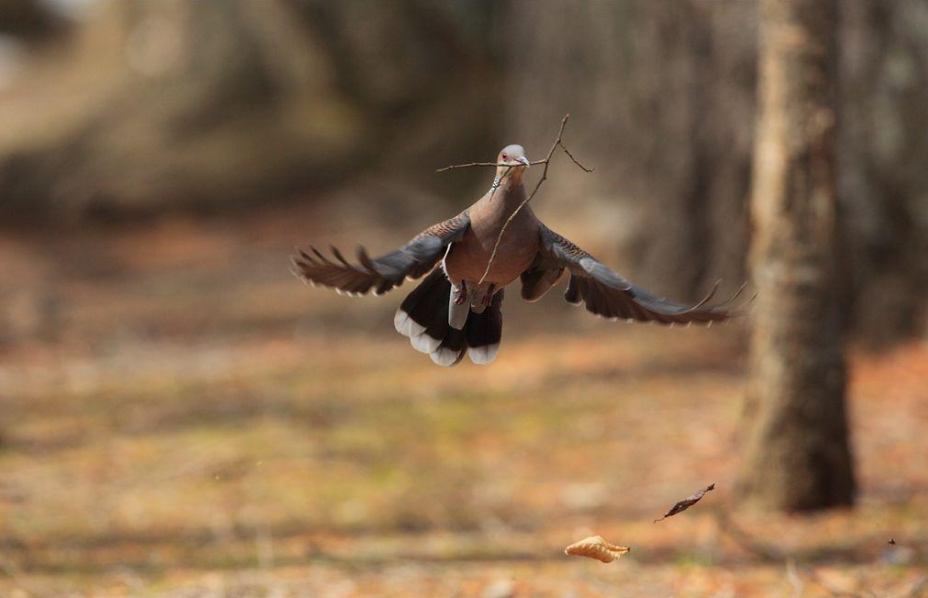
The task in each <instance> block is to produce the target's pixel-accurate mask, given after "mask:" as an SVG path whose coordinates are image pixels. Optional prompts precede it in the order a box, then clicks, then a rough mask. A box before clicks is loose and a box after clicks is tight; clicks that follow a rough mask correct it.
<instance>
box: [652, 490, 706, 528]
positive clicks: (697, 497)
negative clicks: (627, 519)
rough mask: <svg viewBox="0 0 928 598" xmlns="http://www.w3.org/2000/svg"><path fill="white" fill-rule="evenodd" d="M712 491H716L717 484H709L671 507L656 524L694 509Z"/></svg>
mask: <svg viewBox="0 0 928 598" xmlns="http://www.w3.org/2000/svg"><path fill="white" fill-rule="evenodd" d="M712 490H715V484H709V485H708V486H706V487H705V488H703V489H702V490H700V491H699V492H697V493H696V494H691V495H689V496H687V497H686V498H684V499H683V500H681V501H680V502H678V503H676V504H675V505H674V506H672V507H670V510H669V511H667V512H666V513H664V516H663V517H661V518H660V519H655V520H654V523H657V522H658V521H663V520H664V519H667V518H668V517H673V516H674V515H676V514H677V513H682V512H683V511H685V510H687V509H688V508H690V507H692V506H693V505H695V504H696V503H698V502H699V501H701V500H702V497H703V496H705V495H706V492H710V491H712Z"/></svg>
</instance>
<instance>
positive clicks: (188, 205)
mask: <svg viewBox="0 0 928 598" xmlns="http://www.w3.org/2000/svg"><path fill="white" fill-rule="evenodd" d="M43 6H47V5H45V4H40V3H37V2H29V1H27V0H2V1H0V10H2V11H7V13H9V11H14V12H15V11H16V10H17V7H18V10H20V11H23V10H25V11H27V12H28V14H33V13H35V14H43V13H41V9H42V7H43ZM24 7H27V8H24ZM542 7H543V8H542ZM841 7H842V12H843V14H842V21H841V25H840V26H841V32H840V34H841V35H840V37H841V42H842V54H841V70H842V89H841V97H840V98H839V102H840V108H841V113H842V115H843V119H842V130H841V133H840V135H841V140H840V152H841V175H840V177H841V178H840V186H841V190H842V202H843V205H844V212H845V216H846V219H847V225H848V226H847V231H848V235H847V240H846V243H847V249H846V253H845V254H846V256H847V264H848V266H849V269H850V271H851V272H850V279H849V282H848V289H847V298H848V301H849V302H850V303H853V304H854V305H855V309H854V320H855V322H856V324H857V326H858V330H860V331H862V332H863V333H864V334H865V337H866V338H867V339H869V340H871V341H887V340H892V339H895V338H898V337H900V336H905V335H910V334H920V333H922V332H923V331H924V329H925V321H924V314H925V299H924V297H925V296H926V295H928V293H926V291H928V289H926V285H928V282H926V281H928V258H925V256H926V255H928V169H925V168H924V167H923V165H924V164H925V162H926V160H928V136H926V135H925V134H924V130H925V128H926V127H928V5H926V4H925V3H924V2H922V1H920V0H859V1H855V2H843V3H842V5H841ZM41 18H42V19H45V18H46V17H41ZM48 18H51V17H48ZM27 20H28V19H27ZM8 22H10V23H12V21H8ZM756 29H757V15H756V11H755V5H754V3H751V2H742V1H739V0H673V1H669V2H651V1H648V0H622V1H617V2H556V3H554V2H552V3H545V4H543V5H538V4H537V3H533V2H529V1H527V0H507V1H504V2H492V1H490V0H481V1H479V2H466V1H464V0H441V1H437V2H427V1H424V0H406V1H399V0H397V1H392V2H376V1H366V0H347V1H344V2H328V1H325V0H266V1H263V2H260V3H256V2H249V1H247V0H228V1H225V0H224V1H219V0H205V1H199V2H122V1H121V0H99V1H98V2H95V3H94V2H91V3H87V5H86V8H85V9H84V10H83V12H82V13H81V15H80V19H79V20H77V21H75V22H72V23H71V25H70V26H69V27H60V28H58V29H56V31H58V33H57V34H56V35H54V36H53V37H52V39H50V40H47V41H46V42H45V43H43V44H41V45H40V46H37V47H33V46H30V47H33V48H34V49H32V50H29V51H28V52H26V53H25V57H22V58H19V59H17V60H18V61H19V63H20V64H19V69H18V72H19V74H18V76H15V77H7V78H6V79H5V80H4V79H2V78H0V130H3V131H4V134H3V135H2V136H0V197H2V200H0V218H2V221H3V223H4V224H5V225H6V226H11V225H12V226H15V225H16V223H22V222H25V221H33V222H49V221H58V222H60V221H75V220H76V221H82V220H84V219H85V218H87V217H100V216H120V217H126V216H132V217H139V216H145V215H152V214H158V213H163V212H165V211H170V210H178V209H181V210H208V211H211V212H225V211H229V210H241V209H243V208H246V207H251V206H258V205H265V204H267V203H270V202H282V201H310V202H311V201H316V200H318V198H319V197H320V196H321V195H324V194H326V193H329V192H330V191H331V190H333V189H347V190H348V191H349V192H352V193H354V192H360V191H357V185H358V182H359V181H362V180H367V181H370V180H375V181H379V182H381V184H389V185H392V186H393V187H394V191H397V190H402V189H405V190H407V192H406V195H408V196H410V197H413V196H417V195H419V196H421V195H422V194H423V193H425V194H427V195H429V196H435V195H438V196H443V197H447V198H448V201H449V202H452V201H453V202H454V203H455V204H456V205H464V204H466V203H467V202H468V201H469V200H470V199H472V198H473V197H476V196H477V195H479V190H480V189H482V188H483V187H484V186H485V185H486V181H485V178H486V177H485V176H483V175H485V173H481V172H468V173H456V174H453V175H442V176H436V175H434V173H433V170H434V169H435V168H437V167H440V166H443V165H446V164H449V163H455V162H462V161H470V160H475V159H485V158H486V157H487V156H492V155H493V154H495V152H496V151H497V149H498V147H499V146H501V145H503V144H504V143H510V142H513V141H516V142H519V143H522V144H523V145H525V146H526V147H527V148H528V151H529V154H530V156H534V155H539V154H540V153H541V152H543V151H544V149H545V148H546V147H547V145H548V144H549V143H550V140H551V139H552V138H553V136H554V133H555V132H556V128H557V124H558V122H559V120H560V118H561V116H563V114H564V113H567V112H570V113H572V114H573V117H574V118H573V120H572V122H571V130H570V131H569V132H568V141H569V142H570V143H571V147H573V148H575V151H576V152H577V153H578V154H580V155H581V156H582V157H584V158H585V159H586V161H588V162H590V163H592V164H593V165H594V166H596V167H597V170H596V172H595V173H594V174H592V175H583V174H582V173H577V172H571V171H570V169H563V170H560V169H556V170H555V171H553V173H552V180H551V184H550V186H549V187H546V189H545V193H544V194H543V197H541V198H539V201H538V202H537V203H538V205H539V206H544V210H545V211H546V213H548V214H551V215H553V217H558V218H559V219H560V221H562V222H565V224H564V226H562V228H564V227H566V228H567V229H570V228H571V227H580V226H582V227H583V228H584V234H582V235H581V236H582V237H583V238H588V239H589V238H593V239H596V240H597V243H598V245H599V248H600V253H603V252H606V255H604V256H603V257H604V258H614V257H616V256H615V255H609V253H612V254H616V255H620V256H621V257H622V258H623V260H624V264H622V265H623V266H624V267H625V268H626V269H627V270H628V271H629V273H630V274H631V275H633V276H634V277H635V278H636V280H638V281H640V282H641V283H642V284H645V285H647V286H651V287H653V288H655V289H657V290H658V291H659V292H660V293H662V294H666V295H668V296H673V297H674V298H676V299H679V300H695V299H698V298H699V297H700V296H701V295H702V294H703V293H704V292H705V289H706V288H709V287H711V285H712V284H713V283H714V282H715V280H716V279H718V278H723V279H724V280H725V281H726V282H727V284H729V285H730V286H732V287H736V286H737V285H738V284H739V283H740V281H741V280H743V279H744V278H745V274H744V263H743V257H744V255H745V248H746V243H747V237H748V235H749V233H750V226H749V222H748V218H747V211H746V205H747V197H748V191H749V188H750V181H751V172H750V169H751V167H750V164H751V152H752V144H753V130H754V106H755V85H756V73H755V71H756V65H755V63H756V53H757V31H756ZM20 30H21V28H15V27H12V26H10V27H7V28H6V32H7V33H13V32H16V31H20ZM0 56H2V55H0ZM0 61H2V57H0ZM0 72H2V68H0ZM368 192H369V191H368ZM399 194H400V195H402V194H403V192H402V191H400V193H399ZM547 198H550V199H547ZM452 210H453V207H452V206H450V205H449V207H448V211H449V212H450V211H452ZM552 220H553V218H552ZM565 232H566V233H568V234H570V233H571V231H570V230H566V231H565ZM574 236H578V235H574ZM594 244H595V243H594ZM723 290H724V289H723Z"/></svg>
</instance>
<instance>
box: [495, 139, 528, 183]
mask: <svg viewBox="0 0 928 598" xmlns="http://www.w3.org/2000/svg"><path fill="white" fill-rule="evenodd" d="M496 163H497V164H500V166H497V167H496V179H497V180H502V179H503V177H505V178H507V179H510V180H512V181H520V180H521V179H522V173H523V172H524V171H525V169H526V168H528V167H529V166H530V165H531V163H530V162H529V160H528V158H526V157H525V149H524V148H523V147H522V146H521V145H515V144H513V145H507V146H506V147H504V148H503V149H502V150H501V151H500V152H499V155H498V156H496ZM503 164H505V166H502V165H503Z"/></svg>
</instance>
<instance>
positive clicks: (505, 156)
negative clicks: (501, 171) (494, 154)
mask: <svg viewBox="0 0 928 598" xmlns="http://www.w3.org/2000/svg"><path fill="white" fill-rule="evenodd" d="M501 157H502V158H503V162H505V161H506V160H508V159H509V156H507V155H506V154H503V155H502V156H501Z"/></svg>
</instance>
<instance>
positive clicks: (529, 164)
mask: <svg viewBox="0 0 928 598" xmlns="http://www.w3.org/2000/svg"><path fill="white" fill-rule="evenodd" d="M516 162H518V163H520V164H522V165H524V166H525V167H526V168H530V167H531V166H532V163H531V162H529V161H528V158H526V157H525V156H522V157H521V158H519V159H517V160H516Z"/></svg>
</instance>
